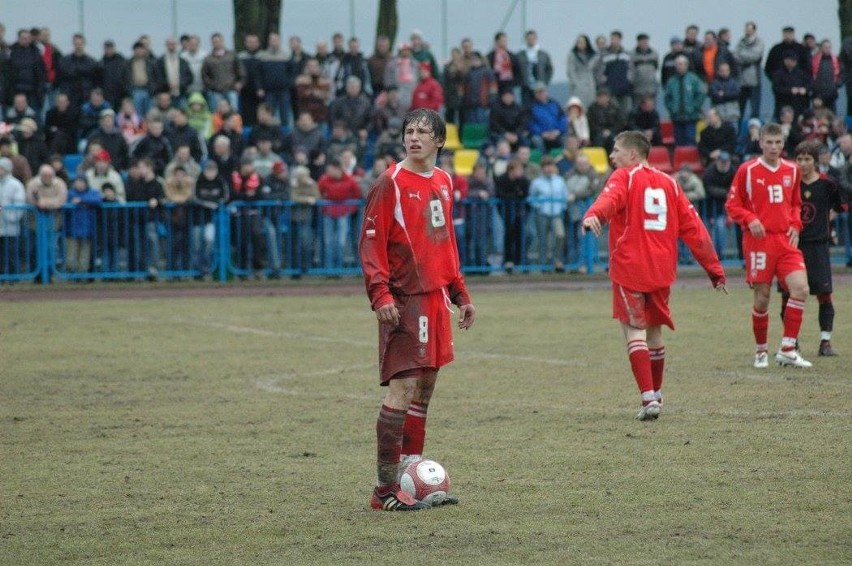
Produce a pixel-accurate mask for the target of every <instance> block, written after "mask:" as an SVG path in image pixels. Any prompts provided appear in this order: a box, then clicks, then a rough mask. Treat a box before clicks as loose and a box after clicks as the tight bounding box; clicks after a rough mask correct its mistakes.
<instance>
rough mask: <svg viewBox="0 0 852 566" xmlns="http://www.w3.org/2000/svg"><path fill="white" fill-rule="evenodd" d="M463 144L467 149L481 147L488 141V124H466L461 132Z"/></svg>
mask: <svg viewBox="0 0 852 566" xmlns="http://www.w3.org/2000/svg"><path fill="white" fill-rule="evenodd" d="M461 136H462V137H461V142H462V145H463V146H464V147H465V148H467V149H480V148H481V147H482V146H483V145H485V143H486V142H487V141H488V126H485V125H483V124H465V125H464V126H463V127H462V133H461Z"/></svg>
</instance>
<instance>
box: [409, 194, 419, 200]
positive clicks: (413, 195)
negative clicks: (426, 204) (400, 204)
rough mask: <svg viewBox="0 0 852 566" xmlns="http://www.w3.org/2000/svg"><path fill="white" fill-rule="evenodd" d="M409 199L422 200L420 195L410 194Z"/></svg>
mask: <svg viewBox="0 0 852 566" xmlns="http://www.w3.org/2000/svg"><path fill="white" fill-rule="evenodd" d="M408 198H416V199H417V200H420V193H408Z"/></svg>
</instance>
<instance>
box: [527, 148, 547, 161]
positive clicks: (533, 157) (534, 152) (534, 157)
mask: <svg viewBox="0 0 852 566" xmlns="http://www.w3.org/2000/svg"><path fill="white" fill-rule="evenodd" d="M542 157H544V153H542V151H541V150H540V149H536V148H534V147H533V148H530V162H531V163H535V164H539V163H541V158H542Z"/></svg>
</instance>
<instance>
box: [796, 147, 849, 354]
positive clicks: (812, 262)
mask: <svg viewBox="0 0 852 566" xmlns="http://www.w3.org/2000/svg"><path fill="white" fill-rule="evenodd" d="M823 147H824V146H823V144H822V143H821V142H820V141H818V140H806V141H803V142H802V143H800V144H799V145H797V146H796V165H798V166H799V171H800V172H801V174H802V233H801V234H799V249H800V250H802V256H803V257H804V259H805V267H806V268H807V269H806V271H807V274H808V289H809V290H810V293H811V295H816V298H817V303H819V317H818V320H819V330H820V340H819V350H818V354H819V355H820V356H836V355H837V353H836V352H835V351H834V348H832V347H831V331H832V329H833V327H834V304H833V303H832V301H831V293H832V290H833V289H832V287H833V286H832V281H831V257H830V255H829V253H830V250H829V244H830V242H831V214H832V212H837V213H839V212H843V211H845V210H846V209H847V206H848V205H847V203H846V198H845V196H844V195H843V191H842V190H841V189H840V187H838V185H837V183H835V182H834V181H833V180H832V179H831V178H830V177H828V176H826V175H824V174H821V173H820V172H819V169H817V163H818V162H819V154H820V151H821V150H822V149H823ZM789 300H790V294H789V293H788V292H787V290H786V289H784V288H783V287H782V288H781V318H782V319H783V318H784V316H785V314H786V311H787V303H788V302H789Z"/></svg>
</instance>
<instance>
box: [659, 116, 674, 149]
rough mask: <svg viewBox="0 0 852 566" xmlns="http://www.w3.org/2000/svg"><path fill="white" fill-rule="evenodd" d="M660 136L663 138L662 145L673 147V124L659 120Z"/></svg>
mask: <svg viewBox="0 0 852 566" xmlns="http://www.w3.org/2000/svg"><path fill="white" fill-rule="evenodd" d="M660 136H662V138H663V145H667V146H669V147H671V146H673V145H674V142H675V137H674V122H672V121H671V120H660Z"/></svg>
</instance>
